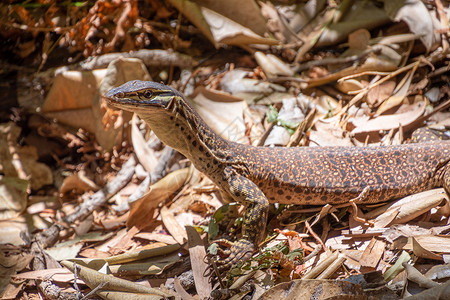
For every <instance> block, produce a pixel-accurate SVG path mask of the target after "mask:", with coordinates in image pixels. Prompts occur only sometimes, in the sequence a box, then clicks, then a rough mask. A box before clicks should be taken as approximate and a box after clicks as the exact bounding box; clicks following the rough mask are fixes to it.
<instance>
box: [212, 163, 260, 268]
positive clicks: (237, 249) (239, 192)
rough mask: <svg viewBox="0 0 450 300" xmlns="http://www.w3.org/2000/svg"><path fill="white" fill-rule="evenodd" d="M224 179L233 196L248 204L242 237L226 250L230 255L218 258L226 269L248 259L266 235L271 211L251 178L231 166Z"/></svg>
mask: <svg viewBox="0 0 450 300" xmlns="http://www.w3.org/2000/svg"><path fill="white" fill-rule="evenodd" d="M224 180H225V181H226V182H227V183H228V191H229V193H230V194H231V195H232V196H233V198H234V199H235V200H236V201H237V202H239V203H241V204H243V205H245V206H246V209H245V213H244V221H243V224H242V237H241V238H240V239H239V240H237V241H236V242H234V243H231V247H230V249H229V250H228V251H226V253H227V254H229V256H228V257H227V258H226V259H223V260H218V261H217V264H218V265H219V268H220V269H226V268H229V267H231V266H232V265H234V264H236V263H237V262H239V261H241V260H243V261H245V260H248V259H249V258H250V257H251V255H252V254H253V252H254V251H255V250H256V247H257V246H258V244H259V243H260V242H261V240H262V238H263V236H264V229H265V227H266V223H267V215H268V212H269V201H268V200H267V198H266V196H265V195H264V193H263V192H262V191H261V190H260V189H259V188H258V186H257V185H256V184H254V183H253V182H252V181H251V180H249V179H248V178H246V177H245V176H242V175H240V174H238V173H237V172H236V171H235V170H234V169H233V168H232V167H231V166H228V167H226V168H225V170H224Z"/></svg>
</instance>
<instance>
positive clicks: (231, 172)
mask: <svg viewBox="0 0 450 300" xmlns="http://www.w3.org/2000/svg"><path fill="white" fill-rule="evenodd" d="M104 98H105V99H106V101H107V102H108V104H109V105H110V106H113V107H116V108H119V109H123V110H127V111H130V112H134V113H136V114H137V115H138V116H139V117H140V118H141V119H143V120H144V121H145V122H146V123H147V124H148V126H149V127H150V128H151V129H152V130H153V131H154V133H155V134H156V135H157V136H158V138H159V139H160V140H161V141H162V142H163V143H165V144H166V145H168V146H170V147H172V148H174V149H176V150H177V151H179V152H181V153H182V154H183V155H185V156H186V157H187V158H188V159H189V160H190V161H191V162H192V163H193V164H194V166H195V167H196V168H197V169H198V170H200V171H202V172H203V173H204V174H206V175H207V176H208V177H209V178H210V179H211V180H212V181H213V182H214V183H215V184H216V185H217V186H218V187H219V188H220V189H221V190H223V191H224V192H225V193H227V194H228V195H230V196H231V197H232V198H233V199H235V200H236V201H237V202H239V203H241V204H243V205H246V209H245V213H244V218H243V224H242V234H241V238H240V239H238V240H237V241H235V242H232V243H230V245H229V246H230V248H229V249H228V250H227V251H226V253H227V254H228V257H226V258H224V259H221V260H218V261H217V263H218V265H219V266H220V267H221V268H222V269H223V268H228V267H231V266H232V265H234V264H235V263H237V262H238V261H239V260H247V259H249V258H250V257H251V255H252V254H253V252H254V251H255V250H256V249H257V246H258V244H259V243H260V242H261V240H262V239H263V234H264V228H265V226H266V222H267V215H268V210H269V203H282V204H304V205H324V204H339V203H346V202H348V201H349V200H350V199H353V198H356V197H358V195H360V194H361V193H362V192H363V191H365V193H364V194H365V196H364V197H363V199H362V200H361V201H362V203H377V202H383V201H388V200H391V199H394V198H399V197H404V196H407V195H410V194H413V193H418V192H420V191H424V190H427V189H431V188H434V187H444V189H445V191H446V192H447V194H450V141H431V142H427V143H417V144H402V145H397V146H384V147H383V146H374V147H371V146H369V147H295V148H283V147H255V146H250V145H244V144H240V143H236V142H231V141H228V140H226V139H224V138H222V137H221V136H220V135H218V134H216V133H215V132H214V131H213V130H212V129H211V128H210V127H209V126H208V125H207V124H206V123H205V122H204V121H203V120H202V118H201V117H200V116H199V115H198V113H197V112H196V111H195V110H194V108H193V106H192V105H191V104H190V103H189V102H188V101H187V100H186V99H185V98H184V97H183V95H182V94H181V93H179V92H178V91H177V90H175V89H173V88H171V87H169V86H166V85H163V84H160V83H155V82H150V81H130V82H127V83H125V84H123V85H121V86H119V87H117V88H114V89H112V90H110V91H109V92H107V93H106V95H104ZM366 192H367V193H366Z"/></svg>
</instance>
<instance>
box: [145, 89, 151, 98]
mask: <svg viewBox="0 0 450 300" xmlns="http://www.w3.org/2000/svg"><path fill="white" fill-rule="evenodd" d="M152 96H153V93H152V92H151V91H149V90H147V91H145V92H144V97H145V98H147V99H150V98H151V97H152Z"/></svg>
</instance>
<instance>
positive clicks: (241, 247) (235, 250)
mask: <svg viewBox="0 0 450 300" xmlns="http://www.w3.org/2000/svg"><path fill="white" fill-rule="evenodd" d="M228 246H231V247H230V248H229V249H227V250H225V251H221V252H223V253H225V254H228V257H227V258H225V259H219V260H217V261H215V263H216V264H217V265H218V269H219V270H225V269H229V268H231V267H232V266H233V265H235V264H237V263H238V262H240V261H246V260H248V259H249V258H250V257H251V256H252V254H253V252H254V251H255V245H253V243H252V242H250V241H248V240H245V239H240V240H238V241H236V242H234V243H229V245H228Z"/></svg>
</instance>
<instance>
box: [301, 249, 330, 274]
mask: <svg viewBox="0 0 450 300" xmlns="http://www.w3.org/2000/svg"><path fill="white" fill-rule="evenodd" d="M338 256H339V252H338V251H336V252H335V253H333V254H332V255H330V256H328V257H327V258H326V259H325V260H324V261H322V262H321V263H320V264H318V265H317V266H315V267H314V268H312V269H311V271H309V272H308V273H306V274H305V276H303V277H302V279H314V278H316V277H317V276H319V274H320V273H322V271H323V270H325V269H326V268H327V267H328V266H329V265H330V264H331V263H332V262H334V261H335V260H336V259H337V258H338Z"/></svg>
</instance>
